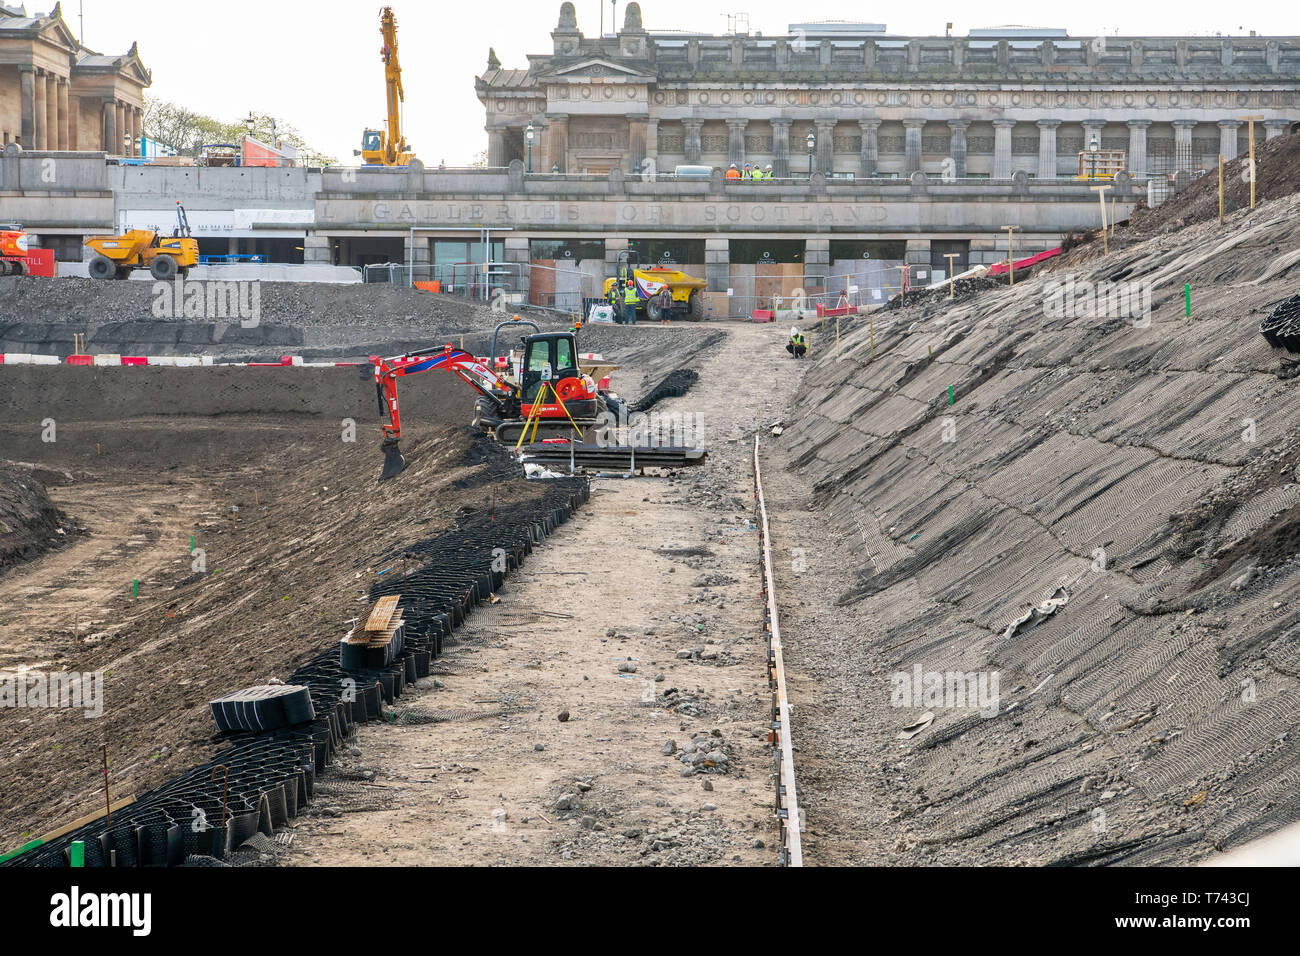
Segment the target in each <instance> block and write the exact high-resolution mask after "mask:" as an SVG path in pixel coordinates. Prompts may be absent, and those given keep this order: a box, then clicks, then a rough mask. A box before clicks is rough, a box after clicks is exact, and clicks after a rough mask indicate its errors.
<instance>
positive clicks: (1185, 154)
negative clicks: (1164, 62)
mask: <svg viewBox="0 0 1300 956" xmlns="http://www.w3.org/2000/svg"><path fill="white" fill-rule="evenodd" d="M792 122H793V121H792V120H787V119H779V120H778V119H774V120H772V121H771V124H772V134H773V136H772V157H773V162H772V167H773V175H774V176H777V177H783V176H789V175H790V127H791V125H792ZM926 122H927V121H926V120H922V119H905V120H903V130H904V138H903V144H904V147H903V148H904V172H905V173H906V174H907V175H911V174H912V173H914V172H916V171H917V170H919V169H920V168H921V154H922V139H921V137H922V131H923V130H924V128H925V124H926ZM947 122H948V128H949V130H950V131H951V139H950V143H949V156H950V157H951V159H952V165H953V174H954V175H955V176H957V177H958V178H962V177H964V176H965V175H966V129H967V127H968V126H970V124H971V121H970V120H966V119H960V120H948V121H947ZM747 123H748V121H747V120H729V121H728V127H729V128H730V131H731V136H730V147H731V148H730V150H729V152H728V156H727V161H728V162H729V163H737V164H743V163H744V162H745V148H744V142H745V140H744V136H745V127H746V125H747ZM880 123H881V121H880V120H878V119H869V120H858V127H859V129H860V130H861V131H862V146H861V150H860V152H859V156H858V175H859V176H864V177H871V176H875V175H876V174H877V171H878V164H879V157H880V148H879V130H880ZM1016 123H1017V121H1016V120H1010V119H998V120H994V121H993V169H992V172H991V176H992V178H993V179H1010V178H1011V172H1012V155H1013V153H1012V145H1011V131H1012V129H1013V128H1014V127H1015V126H1016ZM1197 124H1198V121H1197V120H1174V121H1173V127H1174V150H1175V155H1176V158H1177V161H1178V167H1177V168H1179V169H1182V168H1186V169H1190V168H1191V167H1192V165H1193V159H1194V157H1193V156H1192V130H1193V128H1194V127H1196V126H1197ZM684 125H685V126H686V129H687V134H686V161H687V162H688V163H698V162H699V161H700V130H701V129H702V127H703V122H702V121H699V120H690V121H686V122H685V123H684ZM1060 125H1061V121H1060V120H1056V119H1046V120H1039V121H1038V171H1037V174H1038V177H1039V178H1040V179H1052V178H1055V177H1056V176H1057V165H1056V163H1057V152H1056V130H1057V128H1058V127H1059V126H1060ZM1082 125H1083V132H1084V144H1085V146H1086V145H1087V144H1088V143H1089V142H1091V141H1092V139H1093V138H1094V137H1095V138H1096V139H1097V140H1098V142H1100V140H1101V132H1102V129H1103V128H1104V127H1105V126H1106V121H1105V120H1103V119H1090V120H1085V121H1084V122H1083V124H1082ZM1150 125H1151V120H1129V121H1128V129H1129V148H1128V164H1127V165H1128V167H1129V169H1132V170H1134V171H1135V172H1146V171H1147V128H1148V127H1149V126H1150ZM1242 125H1244V124H1243V122H1242V121H1240V120H1223V121H1221V122H1220V123H1219V124H1218V126H1219V151H1220V152H1221V153H1222V154H1223V156H1224V158H1226V159H1231V158H1233V157H1235V156H1236V155H1237V153H1238V147H1237V130H1238V128H1240V127H1241V126H1242ZM1263 125H1264V130H1265V138H1266V139H1273V138H1274V137H1276V136H1281V135H1282V134H1283V133H1285V132H1286V130H1287V128H1288V127H1289V125H1290V123H1289V121H1287V120H1268V121H1266V122H1265V123H1264V124H1263ZM835 127H836V123H835V121H833V120H819V121H816V123H815V128H816V133H815V135H816V147H815V152H814V161H815V166H814V171H818V170H820V171H824V170H827V169H830V168H831V156H832V152H833V150H834V135H835Z"/></svg>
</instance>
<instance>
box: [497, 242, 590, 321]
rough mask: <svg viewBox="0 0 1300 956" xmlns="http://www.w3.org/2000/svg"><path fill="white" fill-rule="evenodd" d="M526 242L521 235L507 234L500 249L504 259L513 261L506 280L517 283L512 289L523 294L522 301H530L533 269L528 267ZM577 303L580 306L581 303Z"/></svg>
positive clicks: (539, 303) (527, 246)
mask: <svg viewBox="0 0 1300 956" xmlns="http://www.w3.org/2000/svg"><path fill="white" fill-rule="evenodd" d="M528 242H529V241H528V239H526V238H524V237H523V236H511V235H509V234H507V235H506V236H505V238H504V240H503V242H502V245H503V250H502V251H503V254H504V256H505V261H506V262H509V263H513V265H512V266H511V267H510V272H509V273H508V274H507V276H506V281H508V282H515V283H517V284H516V287H515V289H514V291H515V292H518V293H519V294H520V295H522V296H523V301H525V302H532V293H531V292H530V288H531V281H532V272H533V270H532V269H531V268H530V267H529V265H530V263H531V259H530V258H529V244H528ZM516 275H517V276H518V279H516V278H515V276H516ZM534 304H535V305H543V304H545V303H541V302H537V303H534ZM577 304H578V306H579V307H581V303H577Z"/></svg>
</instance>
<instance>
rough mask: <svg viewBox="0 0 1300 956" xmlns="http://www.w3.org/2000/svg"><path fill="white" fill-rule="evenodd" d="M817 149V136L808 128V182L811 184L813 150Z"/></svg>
mask: <svg viewBox="0 0 1300 956" xmlns="http://www.w3.org/2000/svg"><path fill="white" fill-rule="evenodd" d="M816 148H817V134H816V133H814V132H813V129H812V127H811V126H810V127H808V181H809V182H812V164H813V150H815V149H816Z"/></svg>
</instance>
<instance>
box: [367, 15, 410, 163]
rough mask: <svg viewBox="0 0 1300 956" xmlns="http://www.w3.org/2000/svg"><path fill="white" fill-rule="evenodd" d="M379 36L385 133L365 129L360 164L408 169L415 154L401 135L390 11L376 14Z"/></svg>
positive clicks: (398, 76) (399, 91)
mask: <svg viewBox="0 0 1300 956" xmlns="http://www.w3.org/2000/svg"><path fill="white" fill-rule="evenodd" d="M379 34H380V36H382V37H383V38H384V46H383V49H381V50H380V51H379V55H380V56H381V57H383V60H384V86H385V88H386V90H387V92H388V131H387V132H385V131H384V130H381V129H368V130H366V131H365V133H363V134H362V137H361V161H362V163H364V164H365V165H367V166H409V165H410V164H411V160H412V159H414V158H415V153H413V152H412V151H411V148H410V147H409V146H407V145H406V137H404V136H403V135H402V103H403V101H404V100H405V99H406V95H405V93H404V92H403V91H402V64H401V63H400V62H399V61H398V59H397V17H396V16H395V15H394V13H393V8H392V7H384V8H383V9H382V10H380V11H379Z"/></svg>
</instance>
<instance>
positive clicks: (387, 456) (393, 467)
mask: <svg viewBox="0 0 1300 956" xmlns="http://www.w3.org/2000/svg"><path fill="white" fill-rule="evenodd" d="M383 449H384V470H383V471H382V472H380V474H379V480H380V481H387V480H388V479H390V478H396V477H397V476H398V475H400V474H401V473H402V472H403V471H405V470H406V459H405V458H403V457H402V450H401V448H400V447H399V446H398V444H397V442H396V441H393V440H391V439H389V440H386V441H385V442H384V444H383Z"/></svg>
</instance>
